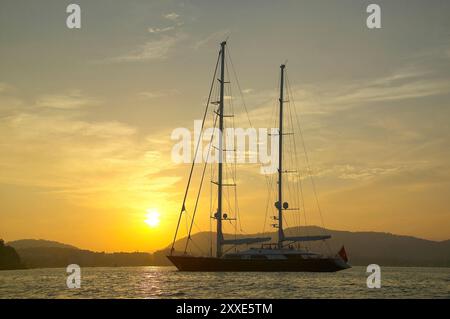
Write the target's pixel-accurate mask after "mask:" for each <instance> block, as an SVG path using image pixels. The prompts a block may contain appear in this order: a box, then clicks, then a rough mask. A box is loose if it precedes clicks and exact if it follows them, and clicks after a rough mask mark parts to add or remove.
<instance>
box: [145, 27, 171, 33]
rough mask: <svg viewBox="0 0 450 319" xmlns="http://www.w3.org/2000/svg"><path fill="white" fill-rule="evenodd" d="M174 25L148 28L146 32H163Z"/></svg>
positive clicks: (169, 29)
mask: <svg viewBox="0 0 450 319" xmlns="http://www.w3.org/2000/svg"><path fill="white" fill-rule="evenodd" d="M174 29H175V26H170V27H165V28H148V32H150V33H163V32H167V31H171V30H174Z"/></svg>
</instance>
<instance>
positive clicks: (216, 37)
mask: <svg viewBox="0 0 450 319" xmlns="http://www.w3.org/2000/svg"><path fill="white" fill-rule="evenodd" d="M229 35H230V31H229V30H220V31H216V32H213V33H211V34H209V35H207V36H206V37H204V38H203V39H200V40H197V41H196V42H195V43H194V45H193V48H194V49H195V50H198V49H200V48H201V47H203V46H205V45H209V44H210V43H212V42H214V43H215V44H217V42H219V41H223V40H225V39H226V38H227V36H229Z"/></svg>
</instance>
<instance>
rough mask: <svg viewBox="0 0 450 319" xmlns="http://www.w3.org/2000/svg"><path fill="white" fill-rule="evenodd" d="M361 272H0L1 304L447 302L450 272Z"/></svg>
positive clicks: (143, 269)
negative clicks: (374, 275)
mask: <svg viewBox="0 0 450 319" xmlns="http://www.w3.org/2000/svg"><path fill="white" fill-rule="evenodd" d="M365 270H366V269H365V267H354V268H352V269H348V270H345V271H341V272H338V273H189V272H179V271H177V270H176V269H175V268H173V267H123V268H88V267H87V268H82V270H81V272H82V273H81V288H79V289H68V288H67V286H66V278H67V273H66V272H65V269H62V268H54V269H30V270H14V271H0V298H450V268H406V267H405V268H403V267H382V269H381V272H382V273H381V284H382V287H381V288H380V289H368V288H367V286H366V279H367V275H368V274H366V272H365Z"/></svg>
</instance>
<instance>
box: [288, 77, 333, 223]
mask: <svg viewBox="0 0 450 319" xmlns="http://www.w3.org/2000/svg"><path fill="white" fill-rule="evenodd" d="M287 83H289V79H287ZM289 88H290V84H289ZM293 104H294V106H295V102H293ZM294 110H295V113H296V114H295V116H296V120H297V123H298V126H299V132H300V137H301V141H302V145H303V150H304V153H305V161H306V165H307V167H308V174H309V177H310V180H311V184H312V187H313V191H314V196H315V199H316V203H317V209H318V210H319V214H320V219H321V222H322V227H325V223H324V221H323V217H322V211H321V209H320V205H319V199H318V196H317V190H316V184H315V182H314V179H313V178H312V170H311V165H310V162H309V156H308V152H307V151H306V144H305V140H304V138H303V132H302V128H301V125H300V120H299V116H298V114H297V109H296V108H294Z"/></svg>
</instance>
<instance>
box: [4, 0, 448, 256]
mask: <svg viewBox="0 0 450 319" xmlns="http://www.w3.org/2000/svg"><path fill="white" fill-rule="evenodd" d="M101 3H102V1H98V2H95V3H92V2H89V1H81V2H80V5H81V7H82V12H84V14H85V15H83V19H85V20H83V21H84V22H83V24H82V25H83V27H82V29H81V30H76V31H75V30H68V29H67V28H66V27H65V25H64V23H61V21H64V16H65V7H64V4H63V3H55V2H49V1H42V2H40V3H39V4H37V3H28V4H26V5H25V4H18V3H16V2H14V1H11V2H6V3H5V4H2V7H4V8H5V10H1V12H0V21H1V22H0V45H1V47H2V50H1V51H0V136H1V137H0V172H1V174H0V236H1V237H3V238H4V239H5V240H6V241H11V240H15V239H23V238H43V239H49V240H57V241H60V242H64V243H68V244H73V245H75V246H78V247H81V248H86V249H92V250H99V251H118V250H123V251H135V250H143V251H151V250H155V249H160V248H163V247H165V246H166V245H168V244H169V243H170V241H171V239H172V236H173V231H174V228H175V224H176V220H177V218H178V213H179V209H180V206H181V200H182V196H183V191H184V187H185V184H186V178H187V174H188V170H189V165H188V164H175V163H173V162H172V160H171V156H170V155H171V148H172V146H173V144H174V141H172V140H171V139H170V135H171V132H172V130H173V129H175V128H177V127H186V128H188V129H192V128H193V121H194V120H195V119H201V116H202V112H203V108H204V106H203V105H204V101H205V99H206V95H207V93H208V89H209V84H210V79H211V76H212V71H213V68H214V64H215V61H216V58H217V50H218V44H219V42H220V41H221V40H223V39H224V38H225V37H226V36H228V35H230V40H229V43H230V50H231V54H232V58H233V64H234V66H235V68H236V70H237V71H238V76H239V84H240V86H241V89H242V90H243V92H244V95H245V100H246V104H247V107H248V109H249V115H250V117H251V119H252V122H253V125H255V126H257V127H268V126H272V122H270V120H271V115H272V110H273V106H274V105H276V101H277V100H276V99H277V89H276V87H277V79H278V66H279V64H280V63H282V62H284V61H286V59H288V61H289V62H288V72H289V79H290V81H291V86H292V90H293V93H294V97H295V101H296V107H297V110H298V112H299V113H300V114H301V115H302V121H303V124H304V127H303V128H304V137H305V141H306V144H307V147H308V150H309V155H310V160H311V163H312V166H313V174H314V178H315V181H316V184H317V188H318V191H319V199H320V204H321V208H322V210H323V217H324V220H325V226H326V227H328V228H331V229H340V230H352V231H358V230H364V231H367V230H372V231H386V232H393V233H396V234H404V235H412V236H418V237H423V238H428V239H433V240H445V239H449V238H450V208H449V207H450V202H449V196H448V195H449V194H450V166H449V161H448V158H449V156H450V153H449V150H450V145H449V141H450V129H449V125H448V118H449V117H450V109H449V105H450V103H449V102H450V80H449V79H450V43H449V41H448V30H449V28H450V25H449V23H450V22H449V20H448V17H447V16H446V14H445V13H446V12H448V9H449V8H448V4H445V3H443V4H442V5H441V6H442V8H440V7H439V6H433V8H430V7H428V6H426V4H425V3H424V2H420V1H411V2H408V8H409V9H408V10H407V11H406V12H405V10H404V8H405V5H406V2H405V1H398V2H396V3H391V2H385V1H381V4H382V7H383V10H384V11H383V12H385V13H386V14H385V15H383V19H384V20H383V21H384V22H383V28H382V29H381V30H376V31H374V30H371V31H369V30H367V29H366V28H365V26H364V23H363V22H364V19H365V18H364V17H365V15H366V13H365V10H364V8H362V7H361V6H355V4H354V2H352V1H343V2H342V3H340V4H337V3H333V4H330V3H329V2H326V3H325V2H320V1H318V2H317V3H311V2H308V1H304V2H286V3H285V5H284V6H277V8H276V10H274V4H272V3H264V5H260V6H257V7H256V6H255V5H252V1H249V2H246V3H244V4H242V6H241V7H240V10H239V13H237V12H236V11H233V10H235V9H233V6H227V7H223V6H222V5H221V4H220V3H218V2H217V3H216V2H211V3H208V4H202V5H199V4H197V5H196V4H193V3H184V2H178V1H170V2H167V1H150V2H139V1H131V2H129V3H128V2H127V4H125V3H115V4H114V5H109V6H104V5H102V4H101ZM411 3H412V4H411ZM218 11H220V12H222V13H223V14H221V15H219V16H217V15H216V14H213V13H214V12H218ZM36 12H39V14H36ZM212 17H214V19H213V18H212ZM410 21H414V25H413V26H411V24H410V23H409V22H410ZM234 85H236V83H234ZM235 89H237V88H236V86H235ZM234 94H235V95H236V96H237V95H238V93H237V91H234ZM239 105H240V101H238V100H237V101H236V109H235V112H236V114H237V118H238V119H237V121H241V122H238V123H239V124H242V126H243V127H246V126H247V122H246V117H245V116H246V115H245V114H246V113H245V111H244V109H243V108H242V107H241V106H239ZM239 116H240V117H239ZM240 169H241V175H240V177H238V181H239V182H240V183H239V184H240V186H239V188H238V194H239V195H240V199H239V204H240V205H239V207H240V211H241V213H242V214H241V223H242V228H243V230H244V231H245V232H247V233H251V232H259V231H262V230H263V226H264V218H263V217H264V214H265V209H266V208H265V207H266V206H265V205H266V201H267V189H266V187H265V179H264V177H263V176H261V175H260V174H259V168H258V167H257V166H255V165H248V166H243V167H240ZM207 184H208V185H207V186H206V188H205V190H207V192H206V193H205V196H204V197H203V198H202V199H203V201H202V206H201V213H200V216H199V217H200V218H199V220H198V224H199V226H200V227H201V228H202V229H203V230H208V229H209V218H208V214H209V200H208V198H209V197H208V194H209V193H208V192H209V187H210V185H209V183H207ZM305 203H306V206H307V209H308V212H310V215H308V223H309V224H318V225H320V224H321V221H320V218H319V216H318V214H317V207H316V206H315V202H314V198H313V197H312V194H306V196H305ZM148 210H150V211H157V212H158V213H159V215H160V223H159V225H158V226H156V227H149V225H148V224H147V223H145V220H146V218H147V217H146V215H147V212H148ZM183 227H184V226H183ZM227 227H228V226H227ZM265 229H266V230H268V229H269V228H268V227H266V228H265ZM226 230H228V231H232V229H231V228H229V227H228V228H226Z"/></svg>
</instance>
